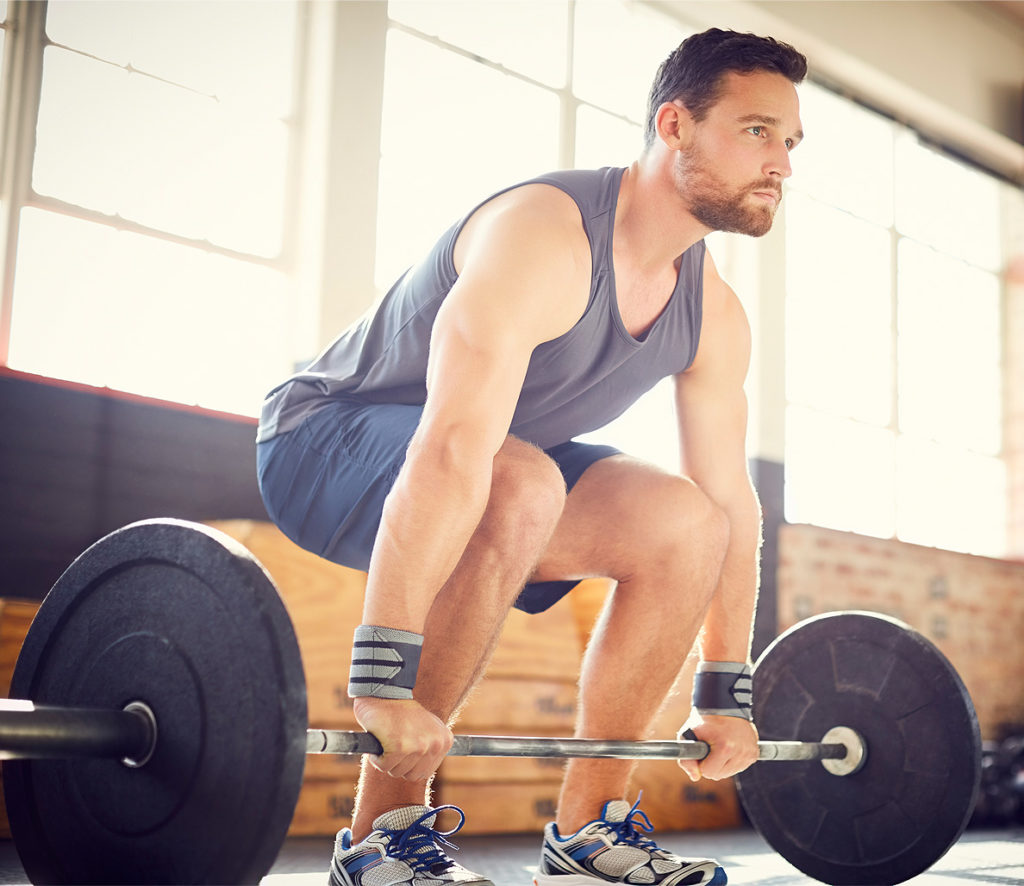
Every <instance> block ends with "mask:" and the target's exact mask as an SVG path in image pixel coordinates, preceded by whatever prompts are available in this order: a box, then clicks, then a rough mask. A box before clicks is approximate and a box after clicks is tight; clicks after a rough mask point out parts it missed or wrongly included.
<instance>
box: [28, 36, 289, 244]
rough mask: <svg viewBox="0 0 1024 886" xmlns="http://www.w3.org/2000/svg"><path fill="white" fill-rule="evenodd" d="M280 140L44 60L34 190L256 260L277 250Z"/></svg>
mask: <svg viewBox="0 0 1024 886" xmlns="http://www.w3.org/2000/svg"><path fill="white" fill-rule="evenodd" d="M287 136H288V133H287V129H286V126H285V124H284V123H282V122H281V121H276V120H272V119H270V118H266V117H263V118H261V117H255V116H249V115H241V114H237V113H233V112H232V111H231V110H230V109H228V108H225V107H223V106H221V105H220V104H218V103H217V102H216V101H214V100H212V99H209V98H206V97H204V96H200V95H197V94H196V93H194V92H190V91H188V90H185V89H181V88H180V87H177V86H172V85H170V84H167V83H164V82H161V81H159V80H154V79H153V78H151V77H144V76H141V75H138V74H130V73H129V72H127V71H125V70H123V69H121V68H115V67H111V66H110V65H106V64H103V63H102V62H97V61H95V60H93V59H89V58H85V57H83V56H79V55H76V54H74V53H70V52H67V51H65V50H62V49H56V48H52V47H51V48H49V49H47V50H46V53H45V57H44V67H43V88H42V99H41V104H40V110H39V124H38V129H37V144H36V157H35V168H34V178H33V187H34V188H35V189H36V191H38V192H39V193H41V194H47V195H50V196H54V197H59V198H60V199H62V200H67V201H68V202H71V203H74V204H76V205H80V206H85V207H89V208H91V209H96V210H99V211H101V212H105V213H111V214H112V213H118V214H120V215H122V216H123V217H125V218H129V219H132V220H134V221H138V222H141V223H143V224H146V225H151V226H153V227H157V228H160V229H163V230H167V231H172V232H174V233H176V234H180V235H183V236H186V237H195V238H209V239H210V240H211V241H213V242H215V243H218V244H220V245H222V246H227V247H231V248H235V249H239V250H242V251H247V252H253V253H258V254H260V255H268V256H270V255H275V254H276V253H277V251H278V249H279V244H280V239H281V226H282V221H283V212H284V194H285V172H286V158H287V144H288V143H287Z"/></svg>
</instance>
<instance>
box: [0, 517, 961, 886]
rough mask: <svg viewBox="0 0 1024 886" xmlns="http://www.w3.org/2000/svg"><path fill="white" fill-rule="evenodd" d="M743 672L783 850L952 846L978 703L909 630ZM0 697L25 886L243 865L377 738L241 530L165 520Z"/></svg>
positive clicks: (881, 880) (28, 655)
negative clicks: (324, 770) (349, 723)
mask: <svg viewBox="0 0 1024 886" xmlns="http://www.w3.org/2000/svg"><path fill="white" fill-rule="evenodd" d="M753 685H754V722H755V723H756V724H757V728H758V731H759V733H760V735H761V738H762V746H761V751H760V756H761V758H762V759H765V760H768V759H772V760H777V761H780V762H779V763H778V765H771V766H761V765H755V766H751V767H750V768H748V769H747V770H746V771H745V772H743V773H741V774H740V775H739V776H737V777H736V785H737V788H738V792H739V795H740V799H741V802H742V804H743V807H744V810H745V812H746V814H747V817H748V818H749V819H750V821H751V822H752V824H753V825H754V827H755V828H756V829H757V830H758V831H759V832H760V833H761V835H762V836H763V837H764V838H765V840H766V841H767V843H768V844H769V845H771V846H772V848H773V849H775V851H777V852H778V853H779V854H780V855H782V856H783V857H784V858H786V859H787V860H788V861H789V862H791V863H792V864H793V865H794V866H796V867H797V868H799V869H800V870H802V871H803V872H804V873H806V874H808V875H810V876H811V877H814V878H816V879H818V880H822V881H824V882H826V883H829V884H832V886H844V884H886V886H891V884H894V883H900V882H903V881H904V880H906V879H909V878H911V877H913V876H916V875H917V874H919V873H921V872H922V871H924V870H927V869H928V868H929V867H930V866H931V865H932V864H934V862H935V861H936V860H937V859H938V858H940V857H941V856H942V854H943V853H945V852H946V851H947V849H948V848H949V847H950V846H951V845H952V844H953V843H954V842H955V841H956V839H957V838H958V837H959V835H960V833H961V832H962V831H963V828H964V827H965V826H966V823H967V821H968V819H969V817H970V813H971V809H972V808H973V804H974V799H975V797H976V795H977V790H978V784H979V781H980V771H981V740H980V734H979V730H978V723H977V717H976V715H975V713H974V708H973V705H972V703H971V700H970V696H969V695H968V693H967V691H966V689H965V687H964V685H963V683H962V681H961V680H960V679H959V677H958V675H957V674H956V672H955V670H954V669H953V667H952V665H951V664H950V663H949V661H948V660H946V659H945V657H944V656H943V655H942V654H941V653H940V652H939V651H938V650H937V649H936V648H935V647H934V646H933V645H932V644H931V643H930V642H929V641H928V640H926V639H925V638H924V637H922V636H921V635H920V634H919V633H917V632H916V631H914V630H912V629H910V628H909V627H908V626H907V625H905V624H903V623H902V622H898V621H896V620H894V619H891V618H888V617H885V616H880V615H876V614H871V613H831V614H826V615H821V616H816V617H814V618H811V619H808V620H806V621H804V622H802V623H801V624H799V625H797V626H795V627H793V628H791V629H790V630H788V631H786V632H785V633H783V634H782V635H781V636H780V637H778V638H777V639H776V640H775V641H774V642H773V643H772V644H771V645H770V646H769V647H768V649H766V650H765V651H764V653H762V655H761V656H760V657H759V658H758V661H757V663H756V664H755V666H754V669H753ZM10 694H11V696H12V697H13V698H16V699H19V698H20V699H29V700H31V701H23V702H7V703H4V704H0V749H3V750H0V757H7V759H4V761H3V789H4V794H5V798H6V801H7V812H8V818H9V820H10V826H11V831H12V835H13V837H14V842H15V846H16V848H17V850H18V854H19V856H20V858H21V861H22V864H23V866H24V868H25V871H26V873H27V874H28V876H29V878H30V879H31V880H32V882H38V883H42V882H46V883H80V884H81V883H106V884H111V883H138V882H153V881H154V880H162V881H163V882H171V883H201V882H217V883H234V882H253V883H255V882H258V881H259V880H260V879H261V878H262V877H263V876H264V875H265V874H266V873H267V871H269V870H270V867H271V865H272V864H273V862H274V859H275V858H276V857H277V854H278V852H279V849H280V846H281V844H282V843H283V841H284V839H285V836H286V834H287V832H288V829H289V825H290V824H291V821H292V817H293V814H294V811H295V808H296V803H297V801H298V797H299V791H300V788H301V786H302V778H303V770H304V765H305V763H304V761H305V759H306V756H307V754H309V753H345V754H360V753H374V752H376V751H377V750H379V746H378V745H377V744H376V741H375V739H373V737H372V736H369V735H366V734H365V733H347V732H342V731H340V730H322V729H310V728H309V724H308V720H307V704H306V682H305V673H304V670H303V666H302V657H301V655H300V651H299V647H298V642H297V640H296V636H295V631H294V627H293V625H292V623H291V620H290V618H289V616H288V612H287V610H286V608H285V605H284V602H283V601H282V600H281V597H280V595H279V594H278V592H277V589H276V588H275V586H274V584H273V581H272V580H271V579H270V576H269V575H268V574H267V573H266V571H265V570H264V569H263V567H262V566H261V565H260V564H259V563H258V562H257V561H256V560H255V558H254V557H253V556H252V554H251V553H250V552H248V551H247V550H246V549H245V548H244V547H243V546H242V545H240V544H239V543H237V542H236V541H234V540H232V539H230V538H229V537H228V536H226V535H224V534H223V533H220V532H217V531H216V530H213V529H211V528H209V527H205V526H201V525H199V524H193V523H187V522H185V521H181V520H151V521H144V522H142V523H136V524H132V525H130V526H127V527H124V528H123V529H120V530H117V531H116V532H114V533H111V534H110V535H108V536H106V537H105V538H103V539H101V540H100V541H99V542H97V543H96V544H94V545H93V546H92V547H90V548H89V549H88V550H86V551H85V552H84V553H83V554H81V555H80V556H79V557H78V558H77V559H76V560H75V561H74V562H73V563H72V564H71V565H70V566H69V567H68V569H67V570H66V571H65V573H64V574H63V575H62V576H61V578H60V579H59V580H58V581H57V583H56V584H55V585H54V587H53V589H52V590H51V591H50V593H49V594H48V595H47V597H46V599H45V600H44V601H43V604H42V606H41V607H40V609H39V612H38V614H37V615H36V618H35V620H34V621H33V623H32V626H31V628H30V629H29V631H28V634H27V636H26V638H25V642H24V644H23V647H22V651H21V655H20V656H19V658H18V662H17V665H16V667H15V670H14V674H13V677H12V680H11V691H10ZM837 723H838V724H841V725H839V726H837V725H836V724H837ZM453 750H454V752H455V753H456V754H461V755H466V754H469V755H476V756H484V755H487V756H494V755H502V756H505V755H508V756H555V757H566V756H592V757H615V756H628V757H631V758H641V759H647V758H658V757H668V758H672V759H701V758H702V757H703V756H704V754H705V753H706V752H707V746H706V745H705V744H703V743H702V742H692V741H691V742H663V741H659V742H626V743H619V742H605V741H596V740H593V739H552V738H529V737H527V738H524V737H520V736H504V737H502V736H459V737H458V738H457V739H456V741H455V747H454V749H453ZM815 759H817V760H820V761H821V764H822V765H820V766H815V765H810V766H807V765H805V764H804V763H803V762H801V761H802V760H815ZM833 767H839V769H840V770H841V771H840V772H837V771H836V770H835V769H834V768H833ZM842 770H848V771H847V772H846V774H847V775H848V777H844V778H835V777H834V775H835V774H842Z"/></svg>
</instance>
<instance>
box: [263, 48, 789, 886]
mask: <svg viewBox="0 0 1024 886" xmlns="http://www.w3.org/2000/svg"><path fill="white" fill-rule="evenodd" d="M805 74H806V61H805V59H804V57H803V56H802V55H801V54H800V53H798V52H797V51H796V50H794V49H793V48H792V47H790V46H787V45H785V44H782V43H779V42H777V41H775V40H773V39H771V38H762V37H757V36H754V35H750V34H739V33H735V32H731V31H721V30H717V29H712V30H709V31H706V32H704V33H702V34H697V35H695V36H693V37H690V38H688V39H687V40H685V41H684V42H683V43H682V44H681V45H680V46H679V47H678V48H677V49H676V50H675V51H673V52H672V53H671V55H670V56H669V57H668V58H667V59H666V60H665V62H664V63H663V64H662V65H661V67H660V69H659V71H658V74H657V77H656V79H655V82H654V84H653V87H652V90H651V93H650V98H649V102H648V115H647V125H646V132H645V145H644V149H643V152H642V154H641V156H640V157H639V159H637V161H636V162H634V163H633V164H632V165H631V166H629V167H628V168H605V169H600V170H595V171H582V170H572V171H565V172H557V173H551V174H548V175H544V176H540V177H538V178H536V179H533V180H531V181H528V182H524V183H521V184H517V185H514V186H512V187H510V188H508V189H506V190H504V191H502V192H500V193H498V194H496V195H493V196H491V197H489V198H488V199H486V200H484V201H483V202H482V203H481V204H479V205H478V206H476V207H475V208H473V209H472V210H471V211H470V212H469V213H468V214H466V215H465V216H464V217H463V218H462V219H461V220H460V221H459V222H457V223H456V224H455V225H453V226H452V228H450V229H449V230H448V231H447V232H445V233H444V234H443V235H442V237H441V238H440V239H439V240H438V242H437V244H436V245H435V246H434V247H433V249H432V250H431V251H430V252H429V253H428V254H427V256H426V257H425V258H423V259H422V260H421V261H419V262H418V263H417V264H415V265H413V266H412V267H411V268H409V270H408V271H406V273H405V274H404V275H403V276H402V277H401V278H400V279H399V280H398V281H397V282H396V283H395V285H394V286H393V287H392V288H391V290H390V291H389V292H388V293H387V295H386V296H385V297H384V298H383V299H382V300H381V301H379V302H378V303H377V304H376V305H375V306H374V307H373V308H372V309H371V310H370V311H369V312H368V313H367V314H366V315H365V316H364V317H363V318H362V319H361V320H360V321H358V322H357V323H356V324H354V325H353V326H352V327H350V328H349V329H347V330H345V331H344V332H343V333H342V334H341V335H340V336H339V337H338V338H337V339H336V340H335V341H334V342H333V343H332V344H331V345H329V346H328V347H327V349H326V350H325V351H324V352H323V353H322V354H321V355H320V356H319V357H318V358H317V359H316V360H315V361H314V362H313V363H312V364H311V365H310V366H309V367H308V368H307V369H305V370H303V371H302V372H300V373H298V374H297V375H295V376H293V377H292V378H290V379H288V380H287V381H286V382H284V383H283V384H282V385H281V386H279V387H278V388H276V389H275V390H274V391H273V392H271V394H270V395H269V397H268V399H267V401H266V403H265V405H264V409H263V414H262V418H261V423H260V429H259V438H258V440H259V445H258V459H259V477H260V486H261V490H262V493H263V496H264V500H265V502H266V504H267V509H268V512H269V513H270V515H271V517H272V519H274V520H275V522H277V524H278V525H279V526H280V527H281V529H282V530H283V531H284V532H285V534H287V535H288V536H289V537H290V538H292V539H293V540H295V541H296V542H297V543H298V544H300V545H302V546H303V547H305V548H308V549H309V550H311V551H313V552H315V553H316V554H318V555H320V556H323V557H326V558H328V559H330V560H332V561H334V562H337V563H342V564H345V565H347V566H350V567H355V568H358V569H363V570H366V571H367V572H368V579H367V588H366V597H365V605H364V609H363V617H362V620H363V625H362V626H361V627H360V628H359V629H357V631H356V635H355V638H354V641H353V638H348V637H339V640H338V642H339V643H345V644H348V643H349V642H353V644H354V645H353V655H352V670H351V674H350V680H349V694H350V695H351V696H352V697H353V706H354V711H355V716H356V718H357V719H358V721H359V723H360V724H361V726H362V727H363V728H365V729H366V730H367V731H369V732H371V733H373V734H374V735H375V736H376V737H377V739H378V740H379V741H380V744H381V746H382V748H383V753H381V754H380V755H379V756H377V757H373V758H368V761H367V762H364V766H363V773H362V778H361V781H360V786H359V794H358V800H357V806H356V811H355V816H354V818H353V823H352V829H351V830H348V829H346V830H344V831H342V832H341V833H340V834H339V835H338V840H337V843H336V847H335V853H334V858H333V861H332V864H331V873H330V880H331V883H333V884H335V886H364V884H363V879H364V874H366V873H367V872H368V871H372V875H369V876H370V880H369V881H368V882H372V883H373V884H374V886H382V884H383V886H399V884H409V886H411V884H412V883H413V881H415V883H416V886H424V884H429V883H433V882H435V881H436V882H437V883H439V884H446V883H467V884H481V886H483V884H488V883H489V882H490V881H489V880H487V879H486V878H485V877H484V876H482V875H478V874H474V873H472V872H470V871H467V870H466V869H465V868H463V867H462V866H460V865H458V864H456V863H455V862H454V861H452V860H451V859H450V858H449V857H448V856H447V855H446V854H445V852H444V850H443V848H442V847H443V845H444V844H443V842H442V841H441V839H440V837H441V835H440V834H439V832H438V831H437V829H436V828H435V826H434V825H435V816H436V813H437V810H436V809H433V808H431V806H430V794H429V790H430V780H431V778H432V776H433V774H434V772H435V770H436V769H437V767H438V765H439V764H440V762H441V760H442V759H443V757H444V755H445V753H446V752H447V750H448V749H449V747H450V745H451V742H452V733H451V731H450V730H451V726H452V724H453V723H454V722H455V720H456V718H457V714H458V710H459V707H460V705H461V704H462V703H463V701H464V700H465V699H466V697H467V695H468V693H469V692H470V691H471V689H472V688H473V686H474V685H475V683H476V682H477V681H478V680H479V679H480V677H481V675H482V673H483V671H484V668H485V667H486V665H487V662H488V659H489V656H490V654H491V652H492V650H493V648H494V645H495V643H496V642H497V638H498V636H499V633H500V630H501V626H502V623H503V622H504V619H505V617H506V615H507V613H508V611H509V608H510V607H512V606H517V607H519V608H521V609H524V610H526V611H528V612H538V611H541V610H543V609H546V608H547V607H549V606H551V605H552V604H553V603H554V602H555V601H556V600H558V599H559V598H560V597H562V596H563V595H564V594H566V593H568V591H569V590H570V589H571V588H572V587H573V586H574V585H575V584H576V583H577V582H578V581H579V580H580V579H584V578H588V577H593V576H604V577H609V578H611V579H614V580H615V582H617V584H616V587H615V590H614V591H613V592H612V593H611V594H610V595H609V598H608V600H607V603H606V605H605V608H604V610H603V612H602V615H601V617H600V619H599V621H598V624H597V626H596V628H595V630H594V633H593V637H592V640H591V642H590V644H589V647H588V649H587V650H586V654H585V657H584V661H583V665H582V672H581V679H580V700H579V716H578V724H577V729H576V734H577V735H578V736H581V737H587V738H594V739H626V740H640V739H643V738H646V737H648V735H647V730H648V729H649V726H650V724H651V722H652V720H653V719H654V717H655V715H656V713H657V711H658V709H659V707H660V706H661V704H662V702H663V701H664V699H665V697H666V695H667V694H668V692H669V691H670V689H671V687H672V685H673V682H674V681H675V679H676V676H677V674H678V673H679V671H680V669H681V666H682V665H683V662H684V660H685V658H686V656H687V654H688V652H689V651H690V649H691V647H693V645H694V643H695V642H697V641H698V638H699V651H700V656H701V663H700V665H699V666H698V676H697V680H696V683H695V685H696V687H697V688H696V691H695V698H694V706H693V710H692V713H691V715H690V717H689V719H688V720H687V722H686V723H684V724H681V728H680V732H685V733H686V734H687V735H688V736H695V737H697V738H699V739H700V740H702V741H705V742H707V743H708V744H709V745H710V753H709V755H708V756H707V757H706V758H705V759H704V760H703V761H700V762H697V761H683V762H681V763H680V765H681V766H682V767H683V768H684V769H685V770H686V771H687V772H688V773H689V775H690V776H691V777H692V778H697V777H700V776H703V777H706V778H712V779H720V778H725V777H728V776H730V775H733V774H735V773H736V772H739V771H741V770H742V769H744V768H745V767H747V766H749V765H750V764H751V763H752V762H753V761H754V760H755V759H756V757H757V744H756V742H757V732H756V729H755V727H754V724H753V723H752V722H751V719H750V691H749V686H750V683H749V657H750V641H751V628H752V623H753V614H754V607H755V602H756V597H757V586H758V556H759V547H760V538H761V516H760V508H759V505H758V501H757V497H756V494H755V492H754V489H753V486H752V484H751V481H750V477H749V473H748V470H747V459H746V452H745V437H746V422H747V402H746V397H745V394H744V390H743V385H744V380H745V378H746V374H747V369H748V364H749V360H750V330H749V325H748V323H747V320H746V317H745V315H744V312H743V309H742V307H741V305H740V302H739V300H738V299H737V297H736V295H735V293H734V292H733V291H732V290H731V289H730V287H729V286H728V285H726V283H725V282H724V281H723V280H722V279H721V277H720V276H719V274H718V272H717V271H716V269H715V264H714V262H713V261H712V258H711V256H710V254H709V253H708V252H707V250H706V248H705V244H704V241H703V238H704V237H705V236H706V235H707V234H708V233H710V232H711V231H715V230H721V231H733V232H739V233H743V234H749V235H751V236H755V237H757V236H761V235H763V234H765V233H766V232H767V231H768V230H769V229H770V227H771V224H772V220H773V218H774V215H775V212H776V209H777V208H778V205H779V201H780V199H781V195H782V183H783V181H784V180H785V179H786V178H787V177H788V176H789V175H790V173H791V168H790V151H791V150H792V149H793V148H794V147H795V146H796V144H797V143H798V142H799V141H800V139H801V137H802V132H801V124H800V116H799V104H798V100H797V92H796V88H795V84H797V83H799V82H800V81H801V80H802V79H803V77H804V76H805ZM488 111H489V113H491V114H493V115H496V117H492V118H491V125H494V133H495V138H500V137H501V126H500V107H495V108H490V109H488ZM495 119H496V120H497V121H498V122H497V123H495V122H494V121H495ZM667 376H673V377H674V380H675V403H676V413H677V421H676V426H677V427H678V434H679V443H680V451H681V464H680V469H679V471H678V472H667V471H665V470H662V469H660V468H658V467H655V466H652V465H650V464H646V463H644V462H642V461H640V460H638V459H636V458H633V457H631V456H629V455H628V454H625V453H622V452H619V451H618V450H616V449H614V448H612V447H609V446H602V445H595V444H588V443H582V442H579V441H577V440H575V439H574V438H575V437H577V436H578V435H581V434H584V433H586V432H590V431H594V430H596V429H598V428H600V427H602V426H604V425H605V424H607V423H608V422H609V421H611V420H612V419H614V418H615V417H616V416H618V415H620V414H621V413H622V412H623V411H624V410H625V409H626V408H627V407H628V406H629V405H630V404H631V403H633V402H634V401H635V400H636V399H637V398H638V397H639V396H640V395H641V394H642V393H644V392H645V391H647V390H648V389H650V388H651V387H652V386H653V385H654V384H655V383H657V382H658V381H659V380H660V379H662V378H665V377H667ZM396 662H397V663H398V665H397V666H396ZM632 766H633V764H632V763H630V762H629V761H625V760H597V759H589V760H588V759H577V760H572V761H570V763H569V764H568V766H567V768H566V771H565V777H564V784H563V787H562V792H561V797H560V802H559V807H558V813H557V821H556V822H552V823H551V824H549V825H548V826H547V828H546V829H545V834H544V838H543V841H542V848H541V857H540V865H539V869H538V872H537V875H536V880H535V882H536V883H537V884H538V886H555V884H558V883H562V884H565V886H584V884H588V883H594V884H601V883H608V882H613V883H614V882H630V883H654V884H659V886H683V884H685V886H697V884H704V886H710V884H715V886H718V884H722V883H725V882H726V877H725V873H724V871H723V870H722V868H721V867H720V866H719V865H718V864H717V862H715V861H714V860H711V859H685V858H681V857H679V856H678V855H675V854H673V853H671V852H668V851H667V850H665V849H662V848H660V847H659V846H658V845H657V844H656V843H655V841H654V840H653V839H652V838H651V837H650V836H649V833H650V831H649V822H647V820H646V817H645V816H643V814H642V812H641V811H640V810H639V809H638V808H637V806H636V804H632V805H631V803H630V802H629V800H628V799H627V798H626V792H627V789H628V780H629V776H630V773H631V770H632Z"/></svg>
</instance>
